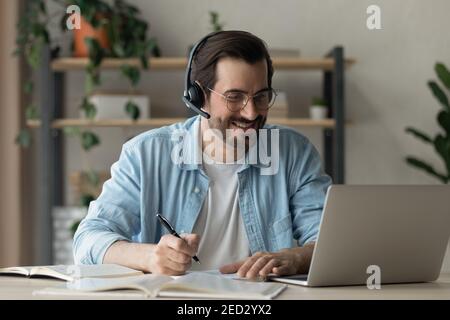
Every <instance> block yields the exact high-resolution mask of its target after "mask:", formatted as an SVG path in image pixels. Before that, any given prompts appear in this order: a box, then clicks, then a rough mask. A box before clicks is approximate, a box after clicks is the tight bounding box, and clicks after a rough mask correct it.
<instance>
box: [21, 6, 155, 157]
mask: <svg viewBox="0 0 450 320" xmlns="http://www.w3.org/2000/svg"><path fill="white" fill-rule="evenodd" d="M52 1H53V2H55V3H57V4H59V5H60V11H57V12H52V13H51V14H49V12H48V10H47V3H46V1H45V0H34V1H30V2H29V3H28V4H27V7H26V10H25V12H24V13H23V15H22V16H21V18H20V20H19V23H18V26H17V27H18V36H17V40H16V42H17V50H16V51H15V54H16V55H22V56H24V57H25V59H26V61H27V63H28V65H29V66H30V67H31V69H32V70H35V69H36V68H37V67H38V66H39V63H40V61H41V58H40V57H41V53H42V49H43V48H44V46H45V45H47V46H49V47H50V48H51V51H52V57H56V56H57V55H58V52H59V48H60V46H61V44H60V43H58V40H57V39H58V38H52V37H51V35H50V32H49V25H50V24H52V23H53V20H54V19H60V26H61V29H62V30H63V31H66V33H67V31H68V30H67V29H66V23H65V22H66V20H67V18H68V14H67V13H66V9H67V7H68V6H70V5H76V6H78V7H79V8H80V12H81V19H82V22H81V29H80V30H76V31H75V32H74V46H73V47H74V50H75V51H74V53H73V55H74V56H84V55H87V57H88V59H89V63H88V65H87V67H86V81H85V97H84V98H83V99H81V105H80V108H81V110H83V112H84V113H85V116H86V117H87V118H89V119H93V118H94V117H95V114H96V109H95V106H94V105H93V104H92V103H90V102H89V99H88V97H89V95H90V94H91V93H92V91H93V89H94V88H95V87H96V86H98V85H100V83H101V78H100V70H99V67H100V64H101V62H102V60H103V58H105V57H114V58H131V57H136V58H139V59H140V61H141V65H142V67H143V68H148V57H150V56H151V55H153V56H159V55H160V52H159V48H158V46H157V44H156V40H155V39H153V38H148V35H147V32H148V23H147V22H146V21H144V20H142V19H141V18H139V14H140V11H139V9H138V8H137V7H135V6H132V5H129V4H128V3H127V2H126V1H125V0H115V1H114V2H113V4H112V5H110V4H108V3H107V2H105V1H102V0H52ZM59 38H61V37H59ZM86 49H87V51H86ZM120 70H121V74H122V75H123V76H124V77H125V78H126V79H128V80H129V82H130V87H131V89H130V90H131V91H134V88H135V87H136V86H137V85H138V83H139V80H140V71H139V68H137V67H134V66H130V65H126V64H124V65H122V66H121V69H120ZM24 90H25V93H26V94H27V95H28V96H30V97H31V94H32V91H33V82H32V81H27V82H26V83H25V85H24ZM124 108H125V110H126V113H127V114H128V115H129V116H130V118H131V119H133V120H136V119H137V118H139V108H138V107H137V106H136V105H135V104H134V103H133V101H132V100H130V101H128V102H127V103H126V105H125V106H124ZM25 117H26V119H27V120H30V119H37V118H38V117H39V108H38V106H37V105H36V104H34V103H33V102H30V103H29V105H28V106H27V108H26V111H25ZM68 132H72V133H73V132H74V130H70V129H69V130H68ZM75 132H76V130H75ZM78 136H79V137H80V139H81V143H82V145H83V148H85V149H90V147H92V146H95V145H98V144H99V142H100V141H99V138H98V137H96V136H95V134H94V133H93V132H90V131H85V132H79V134H78ZM16 142H17V143H18V144H19V145H21V146H24V147H26V146H29V145H30V144H31V135H30V132H29V130H28V129H27V128H23V129H22V130H21V131H20V133H19V134H18V136H17V138H16Z"/></svg>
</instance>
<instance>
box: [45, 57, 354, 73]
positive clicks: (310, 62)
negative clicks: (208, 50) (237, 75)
mask: <svg viewBox="0 0 450 320" xmlns="http://www.w3.org/2000/svg"><path fill="white" fill-rule="evenodd" d="M272 61H273V66H274V68H275V69H276V70H281V69H282V70H293V69H297V70H333V68H334V67H335V60H334V59H332V58H301V57H299V58H273V59H272ZM354 63H355V59H345V65H346V67H349V66H351V65H352V64H354ZM87 64H88V59H87V58H59V59H55V60H54V61H53V62H52V63H51V68H52V70H53V71H70V70H83V69H84V68H86V66H87ZM124 64H127V65H130V66H134V67H139V68H141V63H140V61H139V60H138V59H112V58H106V59H103V61H102V64H101V69H118V68H120V66H122V65H124ZM186 64H187V59H186V58H181V57H164V58H150V59H149V70H182V69H185V68H186Z"/></svg>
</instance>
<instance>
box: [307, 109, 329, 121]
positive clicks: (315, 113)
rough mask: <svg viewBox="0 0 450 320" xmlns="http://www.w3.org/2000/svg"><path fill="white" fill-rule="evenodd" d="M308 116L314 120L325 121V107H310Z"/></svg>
mask: <svg viewBox="0 0 450 320" xmlns="http://www.w3.org/2000/svg"><path fill="white" fill-rule="evenodd" d="M309 115H310V117H311V119H314V120H322V119H326V118H328V108H327V107H325V106H310V107H309Z"/></svg>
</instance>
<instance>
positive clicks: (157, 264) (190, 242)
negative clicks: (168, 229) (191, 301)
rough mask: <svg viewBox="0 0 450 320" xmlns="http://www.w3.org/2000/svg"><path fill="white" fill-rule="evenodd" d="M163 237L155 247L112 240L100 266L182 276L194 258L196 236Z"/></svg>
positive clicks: (196, 248)
mask: <svg viewBox="0 0 450 320" xmlns="http://www.w3.org/2000/svg"><path fill="white" fill-rule="evenodd" d="M180 237H181V239H180V238H178V237H176V236H174V235H171V234H166V235H164V236H162V237H161V239H160V240H159V242H158V243H157V244H152V243H132V242H128V241H116V242H114V243H113V244H112V245H111V246H110V247H109V248H108V250H107V251H106V254H105V256H104V258H103V263H117V264H120V265H123V266H126V267H129V268H133V269H136V270H142V271H144V272H151V273H154V274H165V275H182V274H185V273H186V271H187V270H188V269H189V268H190V266H191V263H192V258H193V257H194V256H195V255H196V253H197V250H198V245H199V243H200V236H199V235H197V234H181V235H180Z"/></svg>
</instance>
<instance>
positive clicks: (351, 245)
mask: <svg viewBox="0 0 450 320" xmlns="http://www.w3.org/2000/svg"><path fill="white" fill-rule="evenodd" d="M449 236H450V186H444V185H442V186H440V185H421V186H416V185H409V186H406V185H405V186H403V185H402V186H398V185H386V186H384V185H377V186H369V185H367V186H356V185H355V186H351V185H333V186H331V187H330V188H329V189H328V193H327V197H326V201H325V206H324V211H323V215H322V221H321V224H320V230H319V235H318V238H317V242H316V247H315V250H314V254H313V257H312V261H311V267H310V270H309V274H308V275H305V276H299V275H297V276H292V277H283V278H277V280H276V281H282V282H286V283H294V284H300V285H306V286H337V285H360V284H366V283H367V279H368V277H369V276H370V275H371V274H372V271H371V270H370V271H369V272H368V270H367V269H368V267H369V266H372V265H375V266H378V267H379V268H380V269H379V271H380V276H381V283H403V282H425V281H433V280H436V279H437V278H438V276H439V273H440V270H441V267H442V262H443V259H444V255H445V252H446V248H447V244H448V240H449Z"/></svg>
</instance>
